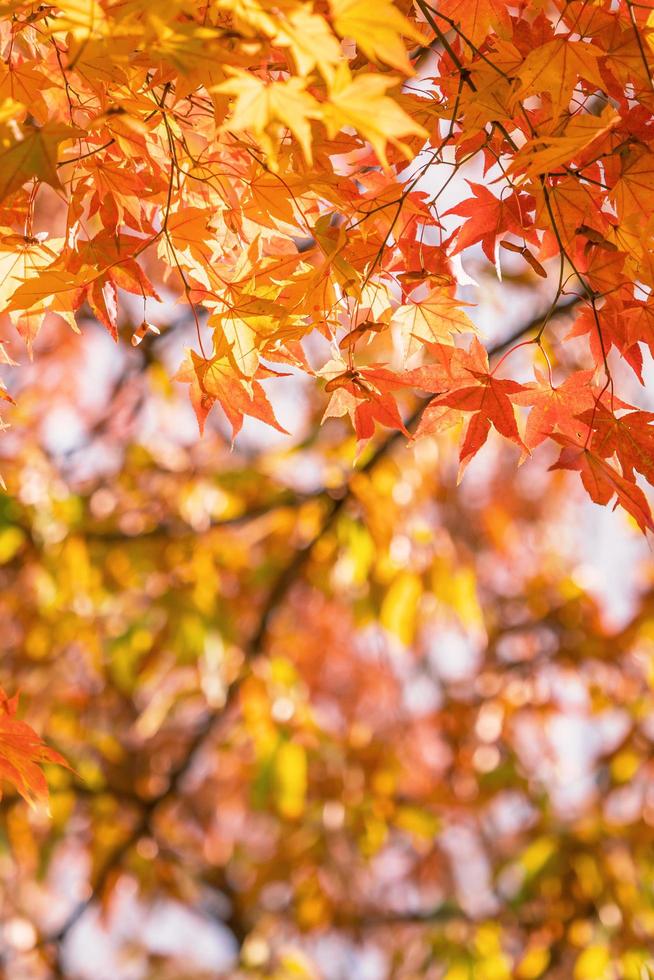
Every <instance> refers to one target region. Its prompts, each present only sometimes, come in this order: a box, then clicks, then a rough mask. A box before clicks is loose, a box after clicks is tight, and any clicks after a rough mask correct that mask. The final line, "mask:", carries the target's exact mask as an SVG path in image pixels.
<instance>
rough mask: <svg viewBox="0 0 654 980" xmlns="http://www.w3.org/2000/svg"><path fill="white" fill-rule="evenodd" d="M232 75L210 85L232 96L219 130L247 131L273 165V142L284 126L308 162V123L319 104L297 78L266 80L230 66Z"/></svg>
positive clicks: (309, 155) (309, 160)
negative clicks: (225, 118) (233, 102)
mask: <svg viewBox="0 0 654 980" xmlns="http://www.w3.org/2000/svg"><path fill="white" fill-rule="evenodd" d="M230 74H233V76H234V77H233V78H228V79H227V81H225V82H221V83H220V85H216V86H213V87H212V89H211V90H212V91H213V92H222V93H224V94H227V95H234V96H236V104H235V106H234V108H233V110H232V114H231V116H230V117H229V119H227V120H226V122H225V123H224V124H223V126H222V127H221V129H222V131H223V132H231V133H246V132H250V133H251V134H252V135H253V136H254V137H256V139H257V141H258V142H259V143H260V144H261V147H262V149H263V150H264V151H265V153H266V156H267V157H269V158H270V163H271V166H272V167H275V166H276V143H277V142H278V141H279V139H280V136H283V133H284V129H288V130H289V131H290V132H291V133H292V134H293V136H295V138H296V139H297V141H298V143H299V144H300V146H301V147H302V152H303V153H304V156H305V158H306V160H307V162H308V163H311V162H312V155H311V123H310V120H312V119H319V118H320V116H321V114H322V110H321V106H320V104H319V103H318V102H317V101H316V100H315V99H314V98H313V96H312V95H310V94H309V93H308V92H307V91H306V87H305V82H304V81H303V80H302V79H301V78H288V79H286V80H284V81H275V82H270V83H269V84H266V83H265V82H264V81H263V80H262V79H260V78H258V77H257V76H256V75H252V74H250V72H247V71H242V70H240V69H235V68H232V69H230Z"/></svg>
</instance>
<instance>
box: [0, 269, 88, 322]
mask: <svg viewBox="0 0 654 980" xmlns="http://www.w3.org/2000/svg"><path fill="white" fill-rule="evenodd" d="M85 285H86V283H85V279H84V276H83V274H82V273H77V274H74V273H72V272H69V271H68V270H65V269H58V268H52V267H48V268H46V269H42V270H39V272H38V276H37V277H35V278H30V279H28V280H27V281H26V282H23V283H22V284H21V285H20V286H18V288H17V289H15V290H14V292H13V293H12V296H11V299H10V300H9V302H8V303H7V306H6V310H7V312H8V313H18V314H19V315H20V316H21V317H25V318H26V319H27V320H28V321H30V322H34V320H38V321H39V322H40V321H42V319H43V317H44V316H45V315H46V314H47V313H56V314H57V315H58V316H60V317H61V318H62V319H63V320H65V321H66V323H68V325H69V326H70V327H72V329H73V330H77V329H78V328H77V324H76V322H75V311H76V310H78V309H79V307H80V306H81V305H82V303H83V301H84V288H83V287H84V286H85ZM32 336H33V335H32Z"/></svg>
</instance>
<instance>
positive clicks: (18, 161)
mask: <svg viewBox="0 0 654 980" xmlns="http://www.w3.org/2000/svg"><path fill="white" fill-rule="evenodd" d="M80 135H81V132H80V131H79V130H77V129H73V128H72V127H71V126H64V125H62V124H61V123H48V124H47V125H45V126H24V127H23V130H22V132H21V133H20V138H19V139H12V140H10V141H8V142H7V143H6V145H5V146H3V148H2V149H0V200H4V199H5V198H6V197H9V195H10V194H13V193H14V191H17V190H18V189H19V188H20V187H22V186H23V184H24V183H26V182H27V181H28V180H31V179H32V178H36V179H37V180H42V181H45V183H47V184H50V186H51V187H55V188H57V187H59V186H60V183H59V178H58V177H57V158H58V154H59V144H60V143H61V142H62V141H63V140H70V139H75V138H76V137H77V136H80Z"/></svg>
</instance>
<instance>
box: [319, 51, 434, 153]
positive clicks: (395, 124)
mask: <svg viewBox="0 0 654 980" xmlns="http://www.w3.org/2000/svg"><path fill="white" fill-rule="evenodd" d="M396 84H397V80H396V79H394V78H384V77H383V76H381V75H373V74H372V73H364V74H363V75H356V76H355V77H352V75H351V74H350V71H349V69H348V67H347V65H344V64H343V65H339V69H338V72H337V74H336V77H335V79H334V83H333V85H332V87H331V91H330V95H329V101H328V103H327V104H326V105H325V106H324V117H323V121H324V123H325V125H326V127H327V131H328V133H329V135H330V137H333V136H335V135H336V133H338V132H339V131H340V130H341V129H343V128H345V127H346V126H351V127H353V128H354V129H356V130H358V132H359V133H360V134H361V136H363V137H364V139H367V140H368V142H369V143H370V144H371V146H372V148H373V149H374V151H375V153H376V154H377V156H378V157H379V159H380V161H381V162H382V164H383V165H384V166H385V167H388V160H387V157H386V144H387V143H392V144H393V146H396V147H398V149H400V150H401V151H402V152H403V153H404V155H405V156H406V157H407V159H409V160H410V159H411V158H412V157H413V151H412V150H411V149H410V147H408V146H407V145H406V143H403V142H402V141H401V140H400V137H401V136H411V135H414V136H422V137H425V138H426V137H427V131H426V130H425V129H423V127H422V126H420V125H419V123H417V122H416V121H415V120H414V119H412V118H411V117H410V116H409V115H407V113H406V112H405V111H404V109H401V108H400V106H399V105H398V104H397V102H395V101H394V100H393V99H391V98H390V97H389V96H388V95H386V92H387V91H388V89H389V88H392V87H393V86H394V85H396Z"/></svg>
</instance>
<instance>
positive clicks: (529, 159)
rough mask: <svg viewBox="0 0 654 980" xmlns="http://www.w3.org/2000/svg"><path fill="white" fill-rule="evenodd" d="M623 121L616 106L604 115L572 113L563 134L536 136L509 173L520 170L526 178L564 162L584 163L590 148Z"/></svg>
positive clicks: (592, 148)
mask: <svg viewBox="0 0 654 980" xmlns="http://www.w3.org/2000/svg"><path fill="white" fill-rule="evenodd" d="M620 122H621V116H620V115H619V113H617V112H616V111H615V109H614V108H613V107H612V106H606V107H605V109H604V111H603V112H602V114H601V115H600V116H594V115H592V114H590V113H583V114H581V115H575V116H572V117H571V119H570V121H569V122H568V125H567V126H566V128H565V131H564V132H563V134H562V135H552V136H540V135H538V136H535V137H534V138H533V139H532V140H530V141H529V142H527V143H526V144H525V146H524V147H523V148H522V150H520V151H519V152H518V153H516V155H515V156H514V158H513V160H512V161H511V165H510V167H509V168H508V171H507V172H508V173H511V174H516V173H519V174H520V176H521V178H522V179H525V178H533V177H537V176H538V175H539V174H546V173H549V172H550V171H551V170H555V169H556V168H557V167H559V166H560V165H561V164H564V163H572V162H575V163H576V164H577V165H578V166H579V165H581V164H582V162H583V159H584V156H585V154H586V153H588V152H591V151H592V152H595V149H596V147H597V146H598V140H601V139H603V138H604V137H606V136H607V135H608V134H609V133H611V132H612V131H613V130H614V129H615V128H616V126H618V125H619V124H620Z"/></svg>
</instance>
